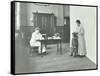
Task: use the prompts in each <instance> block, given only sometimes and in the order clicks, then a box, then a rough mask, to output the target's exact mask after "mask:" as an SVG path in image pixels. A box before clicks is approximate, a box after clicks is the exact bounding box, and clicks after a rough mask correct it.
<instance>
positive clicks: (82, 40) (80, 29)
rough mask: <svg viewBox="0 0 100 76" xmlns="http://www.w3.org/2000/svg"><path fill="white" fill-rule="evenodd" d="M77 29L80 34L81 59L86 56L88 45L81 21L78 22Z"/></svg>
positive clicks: (79, 53) (79, 49)
mask: <svg viewBox="0 0 100 76" xmlns="http://www.w3.org/2000/svg"><path fill="white" fill-rule="evenodd" d="M76 24H77V29H76V33H78V55H79V56H80V57H84V56H86V44H85V38H84V36H85V31H84V28H83V26H82V24H81V22H80V20H76Z"/></svg>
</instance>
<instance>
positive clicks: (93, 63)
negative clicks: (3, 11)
mask: <svg viewBox="0 0 100 76" xmlns="http://www.w3.org/2000/svg"><path fill="white" fill-rule="evenodd" d="M12 7H13V8H12V10H13V11H12V13H13V14H12V16H13V17H11V18H12V19H11V20H12V25H11V27H13V28H12V30H13V31H11V32H12V34H13V38H12V40H13V41H14V42H13V43H12V46H13V49H12V50H11V52H12V53H11V55H12V56H11V57H12V66H11V67H12V69H11V70H14V72H12V73H15V74H26V73H46V72H63V71H64V72H67V71H79V70H96V69H97V68H98V66H97V52H98V51H97V6H89V5H74V4H57V3H41V2H23V1H13V2H12Z"/></svg>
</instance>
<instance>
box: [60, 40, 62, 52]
mask: <svg viewBox="0 0 100 76" xmlns="http://www.w3.org/2000/svg"><path fill="white" fill-rule="evenodd" d="M60 54H62V41H60Z"/></svg>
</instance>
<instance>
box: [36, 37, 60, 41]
mask: <svg viewBox="0 0 100 76" xmlns="http://www.w3.org/2000/svg"><path fill="white" fill-rule="evenodd" d="M61 40H62V39H61V38H59V39H39V40H37V41H61Z"/></svg>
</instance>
